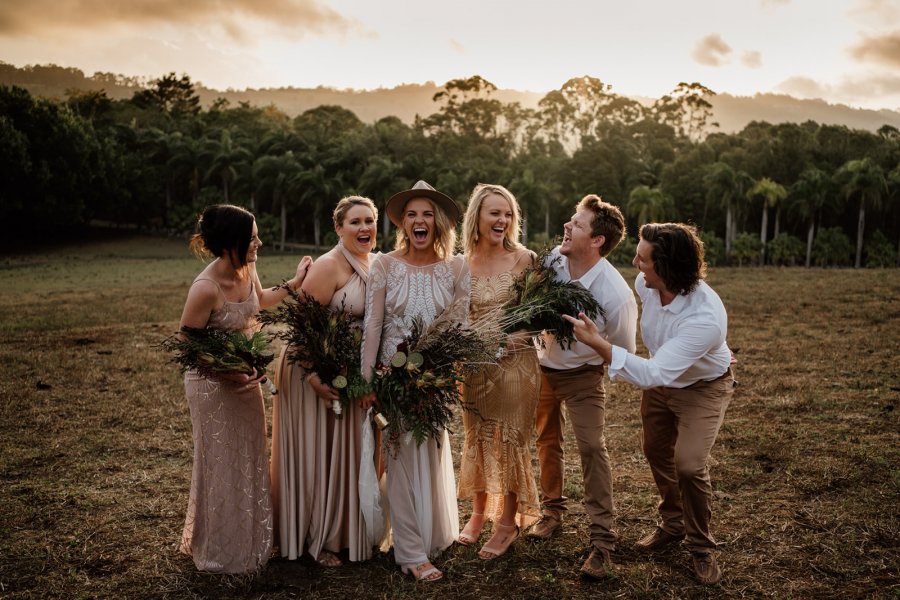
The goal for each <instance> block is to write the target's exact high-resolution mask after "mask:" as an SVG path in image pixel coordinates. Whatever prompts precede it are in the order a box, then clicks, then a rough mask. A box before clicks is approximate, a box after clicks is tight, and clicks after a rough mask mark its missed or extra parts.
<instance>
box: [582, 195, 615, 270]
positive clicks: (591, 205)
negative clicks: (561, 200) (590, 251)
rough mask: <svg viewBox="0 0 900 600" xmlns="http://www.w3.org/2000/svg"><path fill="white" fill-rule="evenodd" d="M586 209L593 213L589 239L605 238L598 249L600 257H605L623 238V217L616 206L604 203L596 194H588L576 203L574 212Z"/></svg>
mask: <svg viewBox="0 0 900 600" xmlns="http://www.w3.org/2000/svg"><path fill="white" fill-rule="evenodd" d="M583 209H587V210H589V211H591V212H592V213H594V216H593V217H591V237H596V236H598V235H602V236H603V237H605V238H606V240H605V241H604V242H603V246H601V247H600V256H607V255H609V253H610V252H612V251H613V250H615V249H616V246H618V245H619V242H621V241H622V240H623V239H624V238H625V217H623V216H622V211H620V210H619V207H618V206H615V205H614V204H610V203H609V202H604V201H603V199H602V198H601V197H600V196H598V195H597V194H588V195H587V196H585V197H584V198H582V199H581V202H579V203H578V206H577V207H576V210H583Z"/></svg>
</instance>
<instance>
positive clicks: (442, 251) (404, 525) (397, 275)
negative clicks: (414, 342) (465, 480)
mask: <svg viewBox="0 0 900 600" xmlns="http://www.w3.org/2000/svg"><path fill="white" fill-rule="evenodd" d="M385 210H386V212H387V214H388V217H389V218H390V219H391V221H392V222H393V223H394V225H396V226H397V227H398V229H399V231H398V232H397V244H396V249H395V250H394V251H393V252H390V253H388V254H382V255H380V256H379V257H378V258H376V259H375V260H374V261H373V262H372V265H371V266H370V269H369V282H368V287H367V290H366V318H365V337H364V338H363V348H362V368H363V374H364V375H365V377H366V378H367V379H371V377H372V372H373V369H374V367H375V365H376V363H378V362H381V363H383V364H387V363H388V362H389V361H390V359H391V356H392V355H393V354H394V353H395V352H396V351H397V345H398V344H399V343H400V342H402V341H403V340H404V338H405V337H406V336H407V335H408V334H409V333H410V331H411V328H412V322H413V319H415V318H416V317H420V318H421V319H422V320H423V321H424V323H425V324H426V325H427V324H429V323H431V322H432V321H433V320H434V319H435V317H437V316H438V315H440V314H442V313H443V311H444V310H445V309H448V307H452V310H454V311H457V312H458V313H459V314H458V315H453V317H454V320H456V321H459V322H462V323H464V322H465V321H466V318H467V314H468V311H469V292H470V289H471V279H470V276H469V269H468V267H467V266H466V262H465V260H464V259H463V257H462V256H454V255H453V248H454V245H455V242H456V233H455V229H454V225H455V223H456V220H457V219H458V218H459V208H458V207H457V206H456V203H455V202H454V201H453V200H451V199H450V198H449V197H448V196H445V195H444V194H442V193H440V192H438V191H436V190H435V189H434V188H432V187H431V186H430V185H428V184H427V183H425V182H424V181H419V182H418V183H416V185H415V186H413V188H412V189H410V190H407V191H404V192H400V193H399V194H396V195H394V196H393V197H391V199H390V200H388V202H387V205H386V207H385ZM374 401H375V398H374V394H371V395H370V396H369V397H368V402H369V403H374ZM385 455H386V456H385V460H386V466H387V499H388V502H389V504H390V518H391V527H392V529H393V540H394V560H395V561H396V562H397V564H399V565H400V567H401V569H402V570H403V572H404V573H408V574H410V575H413V576H414V577H416V579H419V580H423V581H436V580H438V579H440V578H441V577H443V574H442V573H441V572H440V571H439V570H438V569H436V568H435V567H434V565H432V564H431V562H430V560H429V557H434V556H437V555H438V554H440V553H441V552H443V551H444V550H445V549H446V548H448V547H449V546H450V545H451V544H452V543H453V541H454V540H455V539H456V537H457V536H458V535H459V513H458V509H457V505H456V489H455V488H456V482H455V478H454V474H453V459H452V457H451V455H450V440H449V437H448V435H447V431H446V430H444V431H443V432H442V433H441V435H440V436H439V437H438V438H437V439H435V438H429V439H428V440H427V441H426V442H424V443H423V444H422V445H421V446H419V445H417V444H416V442H415V440H413V439H412V435H411V434H409V433H407V434H406V435H404V436H403V437H402V438H401V441H400V446H399V449H398V450H397V452H396V454H394V453H392V452H385Z"/></svg>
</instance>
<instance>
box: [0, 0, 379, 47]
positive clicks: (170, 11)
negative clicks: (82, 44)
mask: <svg viewBox="0 0 900 600" xmlns="http://www.w3.org/2000/svg"><path fill="white" fill-rule="evenodd" d="M248 19H249V20H253V21H257V22H261V23H263V24H266V25H268V26H269V27H271V28H274V29H277V30H280V32H281V33H282V34H283V35H286V36H289V37H297V36H298V35H305V34H323V33H339V34H346V33H351V32H355V31H358V30H360V29H361V27H360V25H359V24H358V23H357V22H356V21H354V20H352V19H348V18H346V17H344V16H343V15H341V14H340V13H338V12H336V11H334V10H333V9H331V8H330V7H329V6H327V5H326V4H324V3H323V2H321V0H265V1H263V2H259V1H257V0H229V1H228V2H223V1H221V0H187V1H185V0H128V1H111V0H74V1H70V2H59V1H58V0H29V1H28V2H0V36H22V35H30V34H38V33H45V32H51V31H52V32H55V33H63V34H65V33H66V32H71V33H77V32H80V31H91V33H92V34H98V33H101V32H102V31H104V30H110V29H118V28H122V27H126V28H134V27H141V26H146V25H157V24H169V25H177V26H188V27H190V26H210V27H218V28H221V29H222V30H223V31H225V32H226V33H227V34H228V35H229V36H230V37H232V38H233V39H235V40H237V41H244V40H245V38H246V35H247V34H246V32H245V31H246V30H245V24H246V22H247V21H248Z"/></svg>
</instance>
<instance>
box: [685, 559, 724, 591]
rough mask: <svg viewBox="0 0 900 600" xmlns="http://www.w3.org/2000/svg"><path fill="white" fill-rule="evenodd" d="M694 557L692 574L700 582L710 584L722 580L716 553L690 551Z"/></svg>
mask: <svg viewBox="0 0 900 600" xmlns="http://www.w3.org/2000/svg"><path fill="white" fill-rule="evenodd" d="M691 558H693V559H694V574H695V575H697V579H698V580H699V581H700V583H705V584H707V585H712V584H714V583H719V582H720V581H722V569H720V568H719V564H718V563H717V562H716V555H715V554H713V553H712V552H691Z"/></svg>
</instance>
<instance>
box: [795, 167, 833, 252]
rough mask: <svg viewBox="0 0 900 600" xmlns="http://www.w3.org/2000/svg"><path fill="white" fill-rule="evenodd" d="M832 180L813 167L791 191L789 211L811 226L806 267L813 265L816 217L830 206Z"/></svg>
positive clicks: (808, 234) (804, 172) (800, 178)
mask: <svg viewBox="0 0 900 600" xmlns="http://www.w3.org/2000/svg"><path fill="white" fill-rule="evenodd" d="M830 189H831V178H830V177H828V174H827V173H825V171H822V170H821V169H817V168H816V167H811V168H809V169H807V170H806V171H803V173H801V174H800V177H799V178H798V179H797V181H796V182H794V185H792V186H791V190H790V204H789V207H788V209H789V210H790V211H791V212H792V213H794V214H796V215H797V216H798V217H800V218H801V219H803V220H804V221H806V222H807V223H808V224H809V227H808V228H807V230H806V266H807V267H809V266H810V265H811V264H812V247H813V241H814V240H815V230H816V217H817V216H818V215H819V213H820V212H821V211H822V209H824V208H825V207H826V206H827V205H828V201H829V198H830V194H829V192H830Z"/></svg>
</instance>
